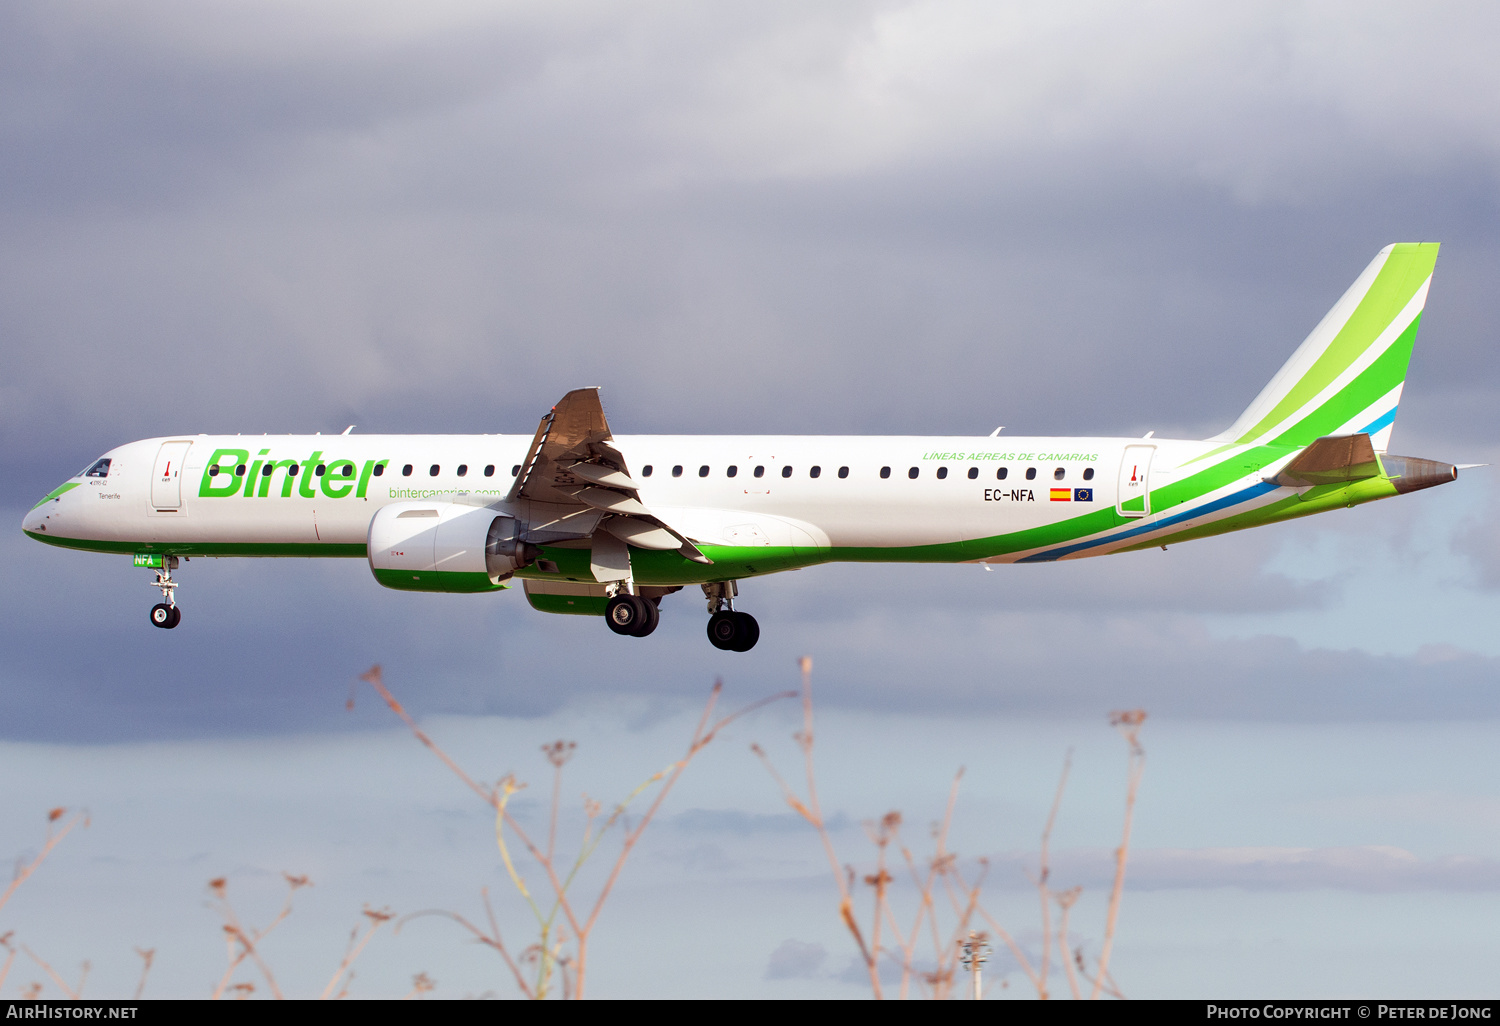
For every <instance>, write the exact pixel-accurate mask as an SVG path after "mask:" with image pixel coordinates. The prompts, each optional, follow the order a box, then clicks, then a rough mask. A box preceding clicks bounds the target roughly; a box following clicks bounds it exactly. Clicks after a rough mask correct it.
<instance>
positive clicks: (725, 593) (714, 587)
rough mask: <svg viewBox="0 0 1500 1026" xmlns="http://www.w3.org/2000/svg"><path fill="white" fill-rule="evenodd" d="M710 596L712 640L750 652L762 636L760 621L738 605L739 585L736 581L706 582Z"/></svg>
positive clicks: (728, 649)
mask: <svg viewBox="0 0 1500 1026" xmlns="http://www.w3.org/2000/svg"><path fill="white" fill-rule="evenodd" d="M703 594H704V596H705V597H706V598H707V599H708V612H709V614H710V615H709V617H708V641H709V644H711V645H713V647H714V648H719V649H723V650H724V651H726V652H748V651H750V650H751V649H752V648H754V647H755V643H756V642H757V641H759V640H760V624H758V623H756V622H755V617H753V616H751V615H750V614H749V613H741V612H738V611H736V610H735V608H734V597H735V596H736V595H738V594H739V587H738V586H737V585H736V584H735V582H734V581H715V582H714V583H713V584H705V585H704V586H703Z"/></svg>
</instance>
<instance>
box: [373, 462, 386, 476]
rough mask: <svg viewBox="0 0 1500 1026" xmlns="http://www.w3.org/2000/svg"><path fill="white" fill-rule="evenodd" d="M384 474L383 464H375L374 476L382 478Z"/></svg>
mask: <svg viewBox="0 0 1500 1026" xmlns="http://www.w3.org/2000/svg"><path fill="white" fill-rule="evenodd" d="M384 474H385V464H384V463H377V464H375V476H376V477H382V476H384Z"/></svg>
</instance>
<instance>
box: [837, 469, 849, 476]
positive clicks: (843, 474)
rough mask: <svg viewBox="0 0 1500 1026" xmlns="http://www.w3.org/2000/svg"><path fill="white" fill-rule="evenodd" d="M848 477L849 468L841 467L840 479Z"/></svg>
mask: <svg viewBox="0 0 1500 1026" xmlns="http://www.w3.org/2000/svg"><path fill="white" fill-rule="evenodd" d="M848 476H849V468H848V467H840V468H839V477H840V478H845V477H848Z"/></svg>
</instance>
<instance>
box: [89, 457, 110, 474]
mask: <svg viewBox="0 0 1500 1026" xmlns="http://www.w3.org/2000/svg"><path fill="white" fill-rule="evenodd" d="M83 476H84V477H108V476H109V460H100V461H99V462H97V463H95V464H94V465H93V466H92V467H90V468H89V469H88V470H85V471H84V472H83Z"/></svg>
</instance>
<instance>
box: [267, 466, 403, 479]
mask: <svg viewBox="0 0 1500 1026" xmlns="http://www.w3.org/2000/svg"><path fill="white" fill-rule="evenodd" d="M267 469H269V468H267ZM401 476H402V477H411V464H410V463H408V464H407V465H406V466H404V467H402V468H401Z"/></svg>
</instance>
